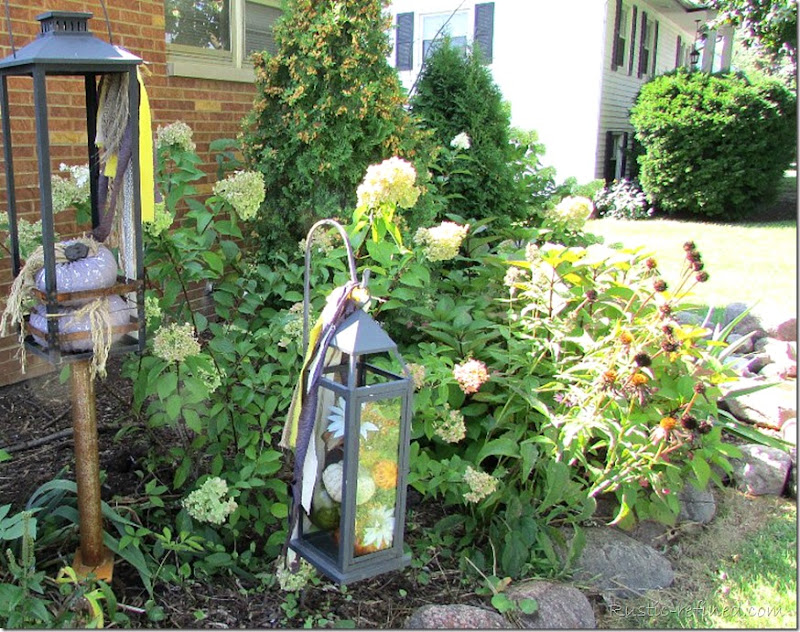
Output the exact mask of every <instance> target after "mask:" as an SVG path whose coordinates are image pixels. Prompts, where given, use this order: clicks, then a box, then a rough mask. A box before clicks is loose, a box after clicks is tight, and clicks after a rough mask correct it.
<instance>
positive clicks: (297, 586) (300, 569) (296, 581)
mask: <svg viewBox="0 0 800 632" xmlns="http://www.w3.org/2000/svg"><path fill="white" fill-rule="evenodd" d="M299 562H300V563H299V564H298V566H297V570H296V571H294V572H293V571H292V570H291V569H288V568H286V565H285V564H284V561H283V557H279V558H278V562H277V564H276V567H275V578H276V579H277V580H278V585H279V586H280V587H281V590H283V591H284V592H297V591H298V590H303V588H305V587H306V586H307V585H308V582H310V581H311V579H312V578H313V577H314V575H315V574H316V571H315V570H314V567H313V566H311V564H309V563H308V562H306V561H305V560H304V559H302V558H300V560H299Z"/></svg>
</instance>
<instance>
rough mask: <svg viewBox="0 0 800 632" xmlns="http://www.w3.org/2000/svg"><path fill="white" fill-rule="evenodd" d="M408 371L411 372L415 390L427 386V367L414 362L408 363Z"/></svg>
mask: <svg viewBox="0 0 800 632" xmlns="http://www.w3.org/2000/svg"><path fill="white" fill-rule="evenodd" d="M406 367H407V368H408V372H409V373H410V374H411V381H412V382H414V390H415V391H418V390H420V389H421V388H422V387H423V386H425V374H426V370H425V367H424V366H422V365H421V364H414V363H413V362H411V363H409V364H407V365H406Z"/></svg>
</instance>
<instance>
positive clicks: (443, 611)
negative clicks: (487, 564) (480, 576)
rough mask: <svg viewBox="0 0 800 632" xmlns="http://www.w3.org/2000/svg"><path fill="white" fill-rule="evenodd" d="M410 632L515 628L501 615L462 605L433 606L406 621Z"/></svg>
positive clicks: (422, 608)
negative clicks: (415, 631) (411, 631)
mask: <svg viewBox="0 0 800 632" xmlns="http://www.w3.org/2000/svg"><path fill="white" fill-rule="evenodd" d="M405 627H406V629H408V630H485V629H499V628H511V627H513V626H512V625H511V624H510V623H508V622H507V621H506V620H505V618H503V616H502V615H501V614H498V613H497V612H493V611H491V610H484V609H483V608H477V607H475V606H465V605H462V604H446V605H436V604H431V605H428V606H422V607H421V608H417V609H416V610H415V611H414V612H412V613H411V616H409V617H408V619H406V624H405Z"/></svg>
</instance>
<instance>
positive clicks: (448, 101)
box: [411, 39, 552, 223]
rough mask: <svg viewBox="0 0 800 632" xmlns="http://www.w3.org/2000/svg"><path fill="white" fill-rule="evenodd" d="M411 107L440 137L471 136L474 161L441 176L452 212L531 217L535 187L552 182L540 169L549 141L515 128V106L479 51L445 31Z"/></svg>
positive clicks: (443, 140)
mask: <svg viewBox="0 0 800 632" xmlns="http://www.w3.org/2000/svg"><path fill="white" fill-rule="evenodd" d="M411 109H412V112H413V113H414V114H416V115H418V116H419V117H420V118H421V119H422V120H423V124H424V125H425V127H426V128H428V129H430V130H432V131H433V134H434V138H435V140H436V141H437V142H438V143H439V144H440V145H443V146H445V147H449V146H450V144H451V142H452V141H453V140H454V139H455V138H456V137H457V136H458V135H459V134H462V133H466V135H467V136H468V137H469V140H470V147H469V157H470V164H469V166H468V168H467V169H455V170H450V171H448V172H447V173H444V174H442V176H443V177H442V178H440V180H439V184H440V193H442V194H443V195H445V196H446V198H447V208H448V211H449V212H451V213H455V214H457V215H462V216H464V217H476V218H483V217H496V218H497V219H498V221H499V222H501V223H508V222H509V221H513V220H525V219H528V218H529V217H530V216H531V214H532V209H531V206H532V204H533V203H534V201H536V197H537V193H539V192H540V191H542V190H547V189H549V188H552V173H551V172H549V171H543V172H541V173H540V172H539V161H538V155H539V154H540V153H543V151H544V148H543V147H542V146H541V145H540V144H538V143H537V142H536V138H535V136H532V135H530V134H528V135H525V134H520V133H517V132H512V129H511V127H510V113H509V110H508V108H507V107H506V106H505V104H504V103H503V97H502V94H501V92H500V89H499V88H498V87H497V85H496V84H495V83H494V80H493V79H492V75H491V72H490V71H489V68H488V67H487V66H485V65H484V64H483V62H482V60H481V55H480V51H478V50H473V51H468V52H467V53H466V54H465V53H464V52H463V51H462V50H460V49H458V48H456V47H454V46H453V45H452V44H451V43H450V41H449V40H447V39H445V40H444V41H443V42H442V44H441V45H440V46H438V47H437V48H436V50H435V51H434V52H433V53H431V54H430V56H429V57H428V58H427V59H426V60H425V66H424V67H423V70H422V74H421V76H420V78H419V82H418V84H417V89H416V92H415V94H413V95H412V97H411ZM541 176H544V178H543V180H544V181H541V180H540V177H541Z"/></svg>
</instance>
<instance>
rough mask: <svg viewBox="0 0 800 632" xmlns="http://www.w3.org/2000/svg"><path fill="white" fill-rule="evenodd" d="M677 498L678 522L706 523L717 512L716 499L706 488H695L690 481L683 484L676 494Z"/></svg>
mask: <svg viewBox="0 0 800 632" xmlns="http://www.w3.org/2000/svg"><path fill="white" fill-rule="evenodd" d="M678 498H679V499H680V501H681V509H680V512H679V513H678V522H699V523H700V524H708V523H709V522H711V521H712V520H713V519H714V516H715V515H716V513H717V501H716V500H715V499H714V494H713V493H712V492H711V490H709V489H708V488H706V489H702V490H701V489H697V488H696V487H695V486H694V485H692V484H691V483H690V484H688V485H685V486H684V488H683V489H682V490H681V491H680V493H679V494H678Z"/></svg>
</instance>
